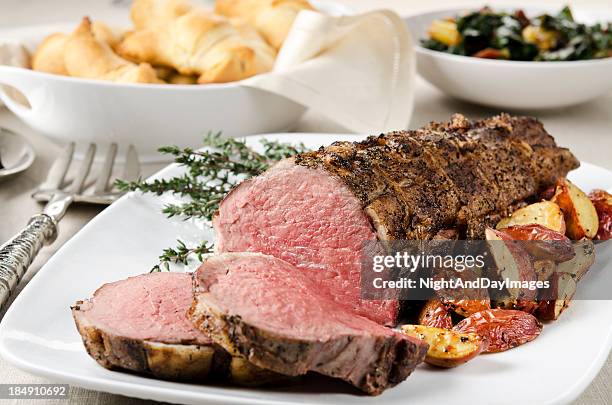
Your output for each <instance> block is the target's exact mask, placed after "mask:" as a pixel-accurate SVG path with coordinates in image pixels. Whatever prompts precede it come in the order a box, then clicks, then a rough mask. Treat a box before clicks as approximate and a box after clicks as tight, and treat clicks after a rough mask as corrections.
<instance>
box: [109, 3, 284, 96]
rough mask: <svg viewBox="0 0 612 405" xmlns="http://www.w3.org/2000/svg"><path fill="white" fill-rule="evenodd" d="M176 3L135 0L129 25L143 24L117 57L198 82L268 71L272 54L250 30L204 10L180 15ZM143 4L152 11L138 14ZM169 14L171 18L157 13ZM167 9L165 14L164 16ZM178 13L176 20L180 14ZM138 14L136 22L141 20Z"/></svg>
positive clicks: (120, 45) (262, 41) (121, 45)
mask: <svg viewBox="0 0 612 405" xmlns="http://www.w3.org/2000/svg"><path fill="white" fill-rule="evenodd" d="M177 4H187V3H184V2H182V1H180V0H169V1H168V0H136V1H135V2H134V4H133V9H132V16H133V17H134V15H135V14H137V12H136V11H135V10H141V11H139V13H144V14H143V15H144V16H146V18H139V19H138V22H136V20H135V21H134V24H138V25H140V26H142V25H145V26H146V28H143V29H140V30H137V31H135V32H133V33H131V34H129V35H127V36H126V38H125V39H124V40H123V42H122V43H121V44H119V46H118V47H117V52H118V53H119V54H120V55H121V56H123V57H125V58H127V59H129V60H132V61H136V62H148V63H151V64H153V65H162V66H172V67H173V68H174V69H176V70H177V71H178V72H179V73H181V74H182V75H187V76H189V75H196V76H198V83H201V84H202V83H225V82H232V81H236V80H241V79H245V78H247V77H250V76H253V75H256V74H259V73H264V72H267V71H269V70H271V69H272V66H273V65H274V58H275V57H276V52H275V51H274V49H272V48H271V47H270V46H268V45H267V44H266V42H265V41H264V40H263V39H262V38H261V36H260V35H258V34H257V33H256V32H254V31H248V30H246V29H244V30H243V27H241V26H236V25H234V24H232V23H231V22H230V21H229V20H228V19H227V18H225V17H222V16H218V15H215V14H213V13H212V12H210V11H207V10H205V9H203V8H198V7H192V8H190V9H189V11H187V12H185V13H183V14H180V13H178V12H177V11H176V10H177V9H180V10H182V11H184V10H185V8H184V7H186V6H181V7H178V6H177ZM145 5H148V6H149V7H152V8H153V9H150V10H148V11H146V12H145V11H143V9H144V6H145ZM164 10H165V12H169V13H170V16H168V15H162V14H160V12H163V11H164ZM168 10H169V11H168ZM179 14H180V15H179ZM143 15H141V16H140V17H143Z"/></svg>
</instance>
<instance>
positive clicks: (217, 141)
mask: <svg viewBox="0 0 612 405" xmlns="http://www.w3.org/2000/svg"><path fill="white" fill-rule="evenodd" d="M261 143H262V145H263V148H264V152H263V154H260V153H258V152H255V151H254V150H253V149H251V148H249V147H248V146H247V145H246V143H245V142H244V141H241V140H237V139H224V138H221V134H219V133H216V134H212V133H209V134H207V135H206V136H205V137H204V141H203V146H204V147H206V148H207V149H205V150H193V149H192V148H183V149H181V148H179V147H177V146H164V147H162V148H159V151H160V152H161V153H163V154H166V155H172V156H174V162H175V163H178V164H180V165H181V166H185V167H186V168H187V172H186V173H185V174H182V175H180V176H176V177H172V178H170V179H161V180H153V181H151V182H146V181H143V180H138V181H135V182H125V181H122V180H118V181H117V182H116V183H115V184H116V186H117V187H118V188H119V189H120V190H122V191H136V190H138V191H141V192H143V193H151V194H155V195H162V194H164V193H173V194H178V195H180V196H181V197H189V201H186V202H184V203H181V204H168V205H166V206H165V207H164V208H163V212H164V214H166V215H168V217H174V216H182V217H184V218H185V219H188V218H203V219H207V220H209V221H210V220H211V219H212V217H213V215H214V214H215V212H216V211H217V209H218V208H219V203H220V202H221V200H222V199H223V197H225V195H226V194H227V193H228V192H229V191H230V190H231V189H232V188H233V187H234V186H235V185H236V184H238V183H239V182H241V181H242V180H244V179H247V178H249V177H253V176H256V175H258V174H260V173H262V172H263V171H265V170H266V169H268V168H269V167H270V165H271V164H272V163H274V162H276V161H278V160H281V159H283V158H286V157H289V156H293V155H296V154H298V153H301V152H304V151H305V150H306V148H305V147H304V145H303V144H299V145H297V146H292V145H288V144H285V143H280V142H276V141H268V140H262V141H261Z"/></svg>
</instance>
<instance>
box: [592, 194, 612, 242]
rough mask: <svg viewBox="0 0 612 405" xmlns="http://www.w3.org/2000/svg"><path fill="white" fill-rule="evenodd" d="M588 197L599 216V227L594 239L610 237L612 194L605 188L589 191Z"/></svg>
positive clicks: (611, 232)
mask: <svg viewBox="0 0 612 405" xmlns="http://www.w3.org/2000/svg"><path fill="white" fill-rule="evenodd" d="M589 199H590V200H591V202H592V203H593V205H594V206H595V211H597V216H598V217H599V229H598V230H597V235H596V236H595V239H599V240H609V239H612V194H610V193H608V192H607V191H605V190H593V191H591V192H590V193H589Z"/></svg>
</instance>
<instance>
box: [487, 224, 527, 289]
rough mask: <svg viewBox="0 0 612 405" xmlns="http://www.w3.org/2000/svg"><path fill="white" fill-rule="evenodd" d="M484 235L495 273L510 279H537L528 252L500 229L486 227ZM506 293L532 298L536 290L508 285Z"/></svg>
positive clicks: (502, 277)
mask: <svg viewBox="0 0 612 405" xmlns="http://www.w3.org/2000/svg"><path fill="white" fill-rule="evenodd" d="M485 236H486V239H487V243H488V246H489V251H490V253H491V256H492V258H493V261H494V262H495V267H496V271H497V275H498V276H499V278H501V279H509V280H512V281H526V282H531V281H537V277H536V274H535V270H534V268H533V263H532V261H531V257H530V256H529V253H528V252H527V251H526V250H525V249H523V248H522V247H521V245H519V242H516V241H514V240H513V239H512V238H510V236H508V235H507V234H505V233H504V232H502V231H497V230H495V229H491V228H487V229H486V230H485ZM507 291H508V294H509V295H510V297H512V298H514V299H520V300H534V299H535V298H536V296H537V290H535V289H529V288H515V287H508V288H507Z"/></svg>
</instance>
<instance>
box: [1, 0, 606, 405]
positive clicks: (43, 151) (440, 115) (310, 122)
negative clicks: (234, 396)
mask: <svg viewBox="0 0 612 405" xmlns="http://www.w3.org/2000/svg"><path fill="white" fill-rule="evenodd" d="M66 1H69V2H70V0H66ZM335 1H337V2H342V3H345V4H347V5H350V6H351V7H352V8H354V9H356V10H358V11H365V10H369V9H373V8H377V7H389V8H393V9H395V10H396V11H398V12H399V13H400V14H404V15H407V14H410V13H414V12H418V11H420V10H423V9H425V8H428V7H432V3H431V2H419V1H408V0H404V1H402V0H371V1H369V0H335ZM29 3H31V0H29ZM29 3H28V4H29ZM465 3H471V4H479V3H480V2H475V1H471V2H462V4H465ZM487 3H489V4H491V3H493V4H494V3H495V1H488V2H487ZM504 3H505V4H508V2H504ZM547 3H548V4H550V3H555V4H562V3H561V2H557V1H552V2H551V1H548V2H547ZM564 3H565V2H564ZM576 3H578V4H579V5H580V6H582V7H586V6H587V5H589V6H593V7H601V8H605V7H606V6H608V7H609V0H601V1H600V0H583V1H580V2H576ZM23 4H24V2H23V0H0V9H2V10H7V9H8V8H10V7H13V8H19V9H20V10H21V11H20V12H16V13H14V15H13V16H12V17H11V18H10V19H6V18H3V13H2V12H0V26H5V25H6V26H8V25H13V26H18V25H20V24H32V23H51V22H60V21H63V20H65V15H66V14H65V12H64V14H62V13H61V12H60V11H61V10H58V8H57V7H55V6H56V3H55V2H46V4H48V8H49V10H48V13H46V12H37V13H36V14H28V13H25V12H23V9H24V7H23ZM449 4H457V3H456V2H451V1H438V2H436V3H435V7H440V8H441V7H445V6H447V5H449ZM518 4H521V3H518ZM72 5H73V6H74V7H73V8H71V10H72V11H71V12H72V13H74V15H75V16H77V17H78V16H81V15H82V14H83V13H85V12H87V11H86V9H87V7H89V6H88V2H76V1H72ZM37 7H41V6H40V5H37ZM42 7H43V8H44V5H43V6H42ZM100 14H103V13H99V15H100ZM563 85H569V86H571V83H566V84H563ZM415 100H416V101H415V111H414V113H413V118H412V122H411V127H416V126H420V125H422V124H424V123H426V122H428V121H431V120H445V119H447V118H448V117H449V115H450V114H451V113H452V112H461V113H463V114H465V115H467V116H469V117H471V118H478V117H483V116H487V115H491V114H494V113H497V111H495V110H490V109H486V108H482V107H476V106H471V105H468V104H465V103H461V102H458V101H455V100H452V99H449V98H447V97H446V96H444V95H443V94H441V93H440V92H439V91H437V90H436V89H434V88H433V87H431V86H430V85H428V84H426V83H425V82H423V81H421V80H418V81H417V86H416V97H415ZM518 113H521V112H520V111H519V112H518ZM523 113H529V112H523ZM537 116H538V117H539V118H540V119H541V120H542V121H543V122H544V124H545V125H546V128H547V129H548V130H549V132H551V133H552V134H554V135H555V138H556V140H557V142H558V143H559V144H561V145H564V146H568V147H570V148H571V149H572V151H573V152H574V153H575V154H576V155H577V156H578V158H579V159H580V160H584V161H588V162H591V163H594V164H597V165H600V166H603V167H606V168H608V169H611V170H612V159H610V154H611V152H612V94H608V95H607V96H605V97H602V98H600V99H598V100H595V101H593V102H590V103H588V104H585V105H581V106H577V107H571V108H565V109H561V110H556V111H547V112H542V113H537ZM0 126H3V127H7V128H9V129H12V130H14V131H17V132H20V133H23V134H24V135H26V136H27V138H28V139H29V140H30V142H31V143H32V144H33V146H34V148H35V150H36V153H37V154H38V157H37V160H36V162H35V163H34V165H33V166H32V167H31V168H30V169H29V170H28V171H27V172H26V173H24V174H22V175H20V176H19V177H16V178H14V179H11V180H9V181H7V182H4V183H0V241H4V240H6V239H8V238H9V237H10V236H12V235H13V234H14V233H15V232H17V231H18V230H19V229H21V228H22V227H23V226H24V224H25V223H26V222H27V220H28V218H29V217H30V216H31V215H33V214H35V213H37V212H39V211H40V209H41V206H40V205H39V204H37V203H35V202H34V201H32V200H31V199H30V198H29V195H30V193H31V191H32V190H33V189H34V188H35V187H36V185H37V184H38V183H40V182H41V180H42V179H43V178H44V176H45V174H46V171H47V169H48V167H49V165H50V164H51V161H52V160H53V157H54V155H55V153H57V151H58V147H57V146H56V145H54V144H53V143H52V142H50V141H49V140H47V139H46V138H44V137H42V136H40V135H39V134H37V133H35V132H34V131H32V130H30V129H29V128H27V127H26V126H25V125H24V124H23V123H21V122H20V121H18V120H17V119H16V118H15V117H14V116H13V115H12V114H10V113H9V112H8V111H6V110H2V109H0ZM295 130H296V131H300V132H301V131H303V132H342V131H343V130H342V128H340V127H338V126H337V125H335V124H334V123H332V122H330V121H328V120H326V119H324V118H322V117H320V116H317V115H315V114H310V113H307V114H306V115H305V116H304V117H303V119H302V120H301V121H300V123H299V124H298V125H297V126H296V128H295ZM158 168H159V166H145V167H144V168H143V171H144V174H149V173H152V172H153V171H155V170H156V169H158ZM99 211H100V209H99V208H97V207H91V206H75V207H73V208H70V211H69V212H68V214H67V216H66V218H64V220H63V221H62V223H61V228H60V234H59V238H58V240H57V241H56V242H55V243H54V244H53V245H51V246H49V247H47V248H45V249H44V250H43V251H42V252H41V253H40V254H39V256H38V258H37V259H36V261H35V262H34V264H33V265H32V267H31V268H30V270H29V271H28V273H27V276H26V281H27V279H29V278H30V277H32V275H34V274H35V273H36V271H37V270H38V269H39V268H40V267H41V265H42V264H44V263H45V262H46V261H47V260H48V259H49V257H51V256H52V255H53V253H54V252H55V251H57V249H58V248H59V247H61V246H62V244H63V243H64V242H65V241H66V240H68V239H69V238H70V237H71V236H72V235H74V233H75V232H77V231H78V230H79V229H80V228H81V227H82V226H83V225H84V224H85V223H87V222H88V221H89V220H90V219H91V218H93V217H94V216H95V215H96V214H97V213H98V212H99ZM2 315H3V312H0V318H1V317H2ZM560 355H562V354H560ZM543 378H545V376H543ZM610 381H612V357H611V358H609V359H608V361H607V363H606V364H605V365H604V367H603V369H602V370H601V372H600V373H599V375H598V376H597V378H596V379H595V380H594V381H593V383H592V384H591V385H590V386H589V387H588V388H587V390H586V391H585V392H584V393H583V394H582V395H581V396H580V397H579V398H578V400H577V401H576V404H581V405H582V404H585V405H586V404H601V405H604V404H610V403H611V401H612V400H611V398H612V387H611V386H610ZM47 382H48V381H47V380H46V379H44V378H40V377H36V376H33V375H30V374H28V373H25V372H22V371H20V370H18V369H16V368H14V367H12V366H10V365H9V364H7V363H6V362H5V361H4V360H2V359H0V383H11V384H13V383H15V384H17V383H47ZM13 402H14V404H15V405H21V404H24V403H26V402H27V401H23V400H19V401H13ZM13 402H11V401H2V400H0V403H2V404H5V403H6V404H12V403H13ZM47 402H49V403H58V401H56V400H55V401H45V400H38V401H36V404H41V405H42V404H45V403H47ZM66 402H70V403H75V404H83V403H87V404H112V405H115V404H117V405H119V404H122V405H123V404H132V403H140V402H143V403H144V402H149V401H140V400H135V399H129V398H124V397H120V396H116V395H112V394H106V393H99V392H94V391H90V390H85V389H81V388H77V387H73V388H72V390H71V398H70V400H69V401H66Z"/></svg>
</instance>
